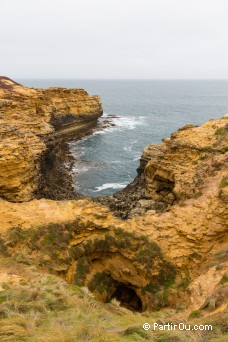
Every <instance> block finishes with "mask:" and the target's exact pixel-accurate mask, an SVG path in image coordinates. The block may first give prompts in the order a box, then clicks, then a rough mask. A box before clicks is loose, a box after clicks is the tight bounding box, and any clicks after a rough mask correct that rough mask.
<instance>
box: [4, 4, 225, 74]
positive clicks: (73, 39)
mask: <svg viewBox="0 0 228 342" xmlns="http://www.w3.org/2000/svg"><path fill="white" fill-rule="evenodd" d="M0 13H1V19H0V68H1V71H0V75H6V76H9V77H11V78H80V79H81V78H90V79H98V78H133V79H134V78H140V79H142V78H152V79H157V78H159V79H160V78H162V79H168V78H175V79H176V78H181V79H183V78H228V0H6V1H3V0H2V1H1V4H0Z"/></svg>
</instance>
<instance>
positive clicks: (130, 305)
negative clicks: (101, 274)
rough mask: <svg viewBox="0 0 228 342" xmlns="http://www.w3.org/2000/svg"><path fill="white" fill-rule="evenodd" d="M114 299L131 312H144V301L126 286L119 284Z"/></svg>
mask: <svg viewBox="0 0 228 342" xmlns="http://www.w3.org/2000/svg"><path fill="white" fill-rule="evenodd" d="M112 298H115V299H116V300H118V301H119V302H120V306H123V307H125V308H127V309H128V310H131V311H137V312H142V301H141V299H140V298H139V296H138V295H137V294H136V292H135V290H134V289H132V288H130V287H127V286H126V285H124V284H119V285H118V286H117V287H116V289H115V291H114V293H113V295H112Z"/></svg>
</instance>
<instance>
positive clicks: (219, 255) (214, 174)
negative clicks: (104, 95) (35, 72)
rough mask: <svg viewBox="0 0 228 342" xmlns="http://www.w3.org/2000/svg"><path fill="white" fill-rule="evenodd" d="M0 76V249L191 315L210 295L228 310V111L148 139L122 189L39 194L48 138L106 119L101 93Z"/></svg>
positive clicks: (107, 291) (100, 288) (81, 282)
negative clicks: (39, 86)
mask: <svg viewBox="0 0 228 342" xmlns="http://www.w3.org/2000/svg"><path fill="white" fill-rule="evenodd" d="M1 82H2V88H1V100H0V103H1V104H0V105H1V107H0V113H1V119H0V120H1V142H0V149H1V157H0V158H1V159H0V197H1V199H0V218H1V230H0V234H1V235H0V251H1V253H3V254H5V255H6V256H7V257H14V258H15V259H16V260H19V261H20V262H22V263H24V264H26V265H27V264H29V265H36V266H37V267H39V269H40V270H42V269H43V270H44V271H45V272H47V271H48V272H50V273H53V274H55V275H58V276H59V277H62V278H63V279H64V280H66V281H67V282H68V283H70V284H75V285H78V286H86V287H88V288H89V290H90V291H92V292H93V293H94V294H95V295H96V297H97V298H98V299H99V300H101V301H103V302H110V301H111V299H112V298H116V299H117V300H118V301H119V302H120V305H121V306H123V307H125V308H127V309H130V310H133V311H139V312H140V311H145V310H150V311H154V310H160V309H162V308H165V307H169V308H172V309H173V310H176V311H175V315H176V316H175V315H174V316H175V317H178V318H180V317H181V319H184V318H186V317H188V315H189V314H190V312H191V311H192V310H193V311H194V310H200V315H202V316H203V317H205V316H207V315H208V312H209V311H208V306H210V310H211V311H212V313H211V311H210V312H209V314H210V315H212V314H214V315H219V314H220V313H222V312H224V311H225V310H226V308H227V304H228V302H227V299H228V284H227V273H228V236H227V231H228V174H227V171H228V156H227V152H228V147H227V146H228V116H227V115H225V116H224V117H222V118H221V119H216V120H215V119H213V120H210V121H208V122H207V123H205V124H204V125H202V126H200V127H196V126H191V125H188V126H185V127H184V128H182V129H180V130H178V131H177V132H175V133H173V134H172V135H171V137H170V138H166V139H163V142H162V144H160V145H150V146H148V147H147V148H146V149H145V150H144V152H143V155H142V157H141V164H140V167H139V169H138V176H137V177H136V179H135V180H134V181H133V182H132V183H131V184H129V185H128V186H127V187H126V188H125V189H124V190H123V191H121V192H119V193H117V194H115V195H114V196H109V197H106V198H100V199H98V200H96V201H95V200H93V199H89V198H87V199H80V200H70V199H67V200H64V201H56V200H50V199H47V198H46V199H45V198H43V199H38V198H36V199H35V198H34V197H35V189H36V188H37V186H38V185H37V184H38V179H39V177H41V169H42V167H41V166H40V165H41V164H42V163H41V159H42V158H41V157H42V156H43V154H44V152H45V151H46V152H45V153H46V164H45V165H46V166H47V165H48V158H49V160H51V159H52V156H50V153H49V152H50V151H48V149H47V137H50V136H51V137H52V142H53V143H55V142H56V141H58V139H59V135H60V134H61V130H62V131H63V133H64V134H65V133H66V132H67V131H68V133H69V131H70V132H71V133H72V132H73V131H74V132H77V127H80V124H81V123H82V125H84V126H83V127H84V128H85V127H87V124H89V125H90V124H91V123H95V122H96V119H97V118H98V117H99V116H100V115H101V113H102V109H101V105H100V100H99V98H98V97H89V96H88V95H87V93H86V92H85V91H83V90H69V89H67V90H66V89H61V88H60V89H59V88H58V89H57V88H51V89H48V90H34V89H28V88H25V87H22V86H20V85H17V84H16V83H14V82H12V81H10V80H8V79H6V78H2V79H1ZM74 118H75V119H74ZM82 120H83V121H82ZM73 127H75V130H74V129H73ZM68 133H67V134H68ZM52 152H53V151H52ZM47 153H49V154H47ZM46 171H47V168H46V169H45V168H44V172H46ZM63 186H64V184H63ZM29 200H30V201H29ZM25 201H29V202H26V203H25ZM13 202H22V203H13ZM23 202H24V203H23ZM212 304H213V305H212ZM180 311H181V312H180ZM178 313H179V316H178ZM218 317H219V316H218ZM218 317H217V318H218Z"/></svg>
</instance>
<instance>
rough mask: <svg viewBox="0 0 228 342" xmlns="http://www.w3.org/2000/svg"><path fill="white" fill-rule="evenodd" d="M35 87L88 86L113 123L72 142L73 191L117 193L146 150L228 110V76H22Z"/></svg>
mask: <svg viewBox="0 0 228 342" xmlns="http://www.w3.org/2000/svg"><path fill="white" fill-rule="evenodd" d="M19 81H20V82H21V83H23V84H25V85H28V86H33V87H49V86H61V87H74V88H84V89H86V90H87V91H88V92H89V94H91V95H95V94H96V95H100V96H101V99H102V103H103V109H104V113H105V115H111V114H114V115H117V116H119V118H117V119H114V123H115V125H116V126H115V127H112V128H107V129H105V130H98V131H96V132H95V133H94V134H93V135H92V136H90V137H87V138H85V139H83V140H82V141H80V142H72V143H71V144H70V147H71V151H72V153H73V155H74V156H75V158H76V160H77V161H76V163H75V168H74V183H75V189H76V190H77V191H79V192H81V193H83V194H85V195H89V196H101V195H108V194H113V193H114V192H116V191H117V190H118V189H121V188H122V187H124V186H125V185H126V184H128V183H129V182H130V181H131V180H132V179H133V178H134V177H135V175H136V168H137V167H138V165H139V157H140V155H141V154H142V151H143V148H144V147H145V146H147V145H148V144H151V143H160V141H161V139H162V138H163V137H168V136H170V134H171V133H172V132H173V131H175V130H177V129H178V128H180V127H182V126H183V125H185V124H187V123H191V124H196V125H200V124H202V123H203V122H205V121H207V120H209V119H211V118H218V117H221V116H223V115H224V114H225V113H227V112H228V80H218V81H217V80H213V81H212V80H204V81H200V80H186V81H174V80H173V81H171V80H169V81H165V80H164V81H156V80H135V81H134V80H19Z"/></svg>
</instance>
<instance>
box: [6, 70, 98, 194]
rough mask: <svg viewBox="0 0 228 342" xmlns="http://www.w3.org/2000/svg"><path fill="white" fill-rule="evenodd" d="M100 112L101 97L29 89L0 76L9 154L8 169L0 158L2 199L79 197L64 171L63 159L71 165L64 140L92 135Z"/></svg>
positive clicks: (60, 89) (76, 92)
mask: <svg viewBox="0 0 228 342" xmlns="http://www.w3.org/2000/svg"><path fill="white" fill-rule="evenodd" d="M102 113H103V110H102V106H101V102H100V99H99V97H98V96H89V95H88V94H87V92H86V91H84V90H83V89H65V88H49V89H30V88H26V87H24V86H22V85H19V84H18V83H16V82H14V81H12V80H10V79H8V78H6V77H0V122H1V127H2V129H1V131H0V134H1V139H2V141H3V142H4V144H7V147H8V149H9V150H10V149H11V150H12V152H11V153H10V152H9V151H7V155H9V153H10V155H11V160H10V162H9V165H8V159H9V158H8V157H7V155H6V158H5V159H4V156H3V157H2V160H1V165H2V175H1V177H0V196H2V197H3V198H6V199H8V200H10V201H26V200H31V199H32V198H35V197H38V198H40V197H46V198H52V199H64V198H68V199H69V198H78V197H79V195H78V194H75V193H74V191H73V187H72V181H71V176H70V173H69V172H68V169H67V168H66V167H65V161H66V160H67V161H68V163H69V164H71V157H70V155H69V149H68V146H67V143H66V142H67V141H68V140H69V139H71V137H72V136H74V139H75V138H77V139H80V138H81V137H83V136H85V135H87V134H90V133H91V130H92V128H93V127H95V126H96V124H97V119H98V118H99V117H100V116H101V115H102ZM18 157H19V158H18ZM20 158H21V161H20V160H19V159H20ZM26 159H28V160H26ZM26 163H27V166H26ZM4 164H5V165H4ZM14 164H15V166H14V168H15V170H14V168H13V165H14ZM10 167H11V168H12V175H10V174H9V168H10ZM28 169H30V170H31V172H30V173H29V174H26V172H27V171H28ZM4 172H5V177H6V178H4ZM20 172H21V179H20ZM1 184H2V186H1Z"/></svg>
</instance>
